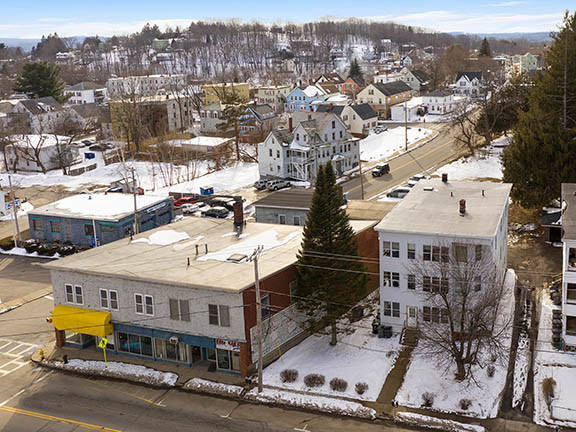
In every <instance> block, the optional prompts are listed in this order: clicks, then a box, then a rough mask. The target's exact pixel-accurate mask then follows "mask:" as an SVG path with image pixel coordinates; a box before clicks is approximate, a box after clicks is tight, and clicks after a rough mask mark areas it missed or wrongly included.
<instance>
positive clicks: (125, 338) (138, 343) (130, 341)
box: [116, 332, 152, 357]
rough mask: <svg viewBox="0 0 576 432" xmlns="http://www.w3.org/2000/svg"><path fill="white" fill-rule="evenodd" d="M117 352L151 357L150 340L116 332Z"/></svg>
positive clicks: (145, 337)
mask: <svg viewBox="0 0 576 432" xmlns="http://www.w3.org/2000/svg"><path fill="white" fill-rule="evenodd" d="M116 335H117V338H118V351H123V352H129V353H131V354H138V355H144V356H147V357H152V338H151V337H148V336H140V335H135V334H130V333H123V332H118V333H116Z"/></svg>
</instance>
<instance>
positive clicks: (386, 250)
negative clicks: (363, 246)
mask: <svg viewBox="0 0 576 432" xmlns="http://www.w3.org/2000/svg"><path fill="white" fill-rule="evenodd" d="M390 248H391V244H390V242H389V241H385V242H382V256H385V257H389V256H390Z"/></svg>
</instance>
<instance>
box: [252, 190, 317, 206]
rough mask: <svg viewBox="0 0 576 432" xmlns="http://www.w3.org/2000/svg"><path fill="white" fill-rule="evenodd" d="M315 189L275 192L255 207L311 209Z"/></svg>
mask: <svg viewBox="0 0 576 432" xmlns="http://www.w3.org/2000/svg"><path fill="white" fill-rule="evenodd" d="M313 194H314V189H312V188H310V189H300V188H297V189H288V190H281V191H277V192H273V193H271V194H270V195H267V196H265V197H264V198H261V199H259V200H258V201H256V202H255V203H254V204H253V206H254V207H274V208H295V209H307V210H309V209H310V205H311V204H312V195H313Z"/></svg>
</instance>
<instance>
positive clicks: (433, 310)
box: [422, 306, 448, 324]
mask: <svg viewBox="0 0 576 432" xmlns="http://www.w3.org/2000/svg"><path fill="white" fill-rule="evenodd" d="M422 317H423V319H424V321H426V322H433V323H437V324H439V323H442V324H447V323H448V310H447V309H444V308H438V307H430V306H424V307H423V308H422Z"/></svg>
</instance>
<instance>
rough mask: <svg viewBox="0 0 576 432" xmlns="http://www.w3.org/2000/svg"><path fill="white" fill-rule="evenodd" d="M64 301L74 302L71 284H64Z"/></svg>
mask: <svg viewBox="0 0 576 432" xmlns="http://www.w3.org/2000/svg"><path fill="white" fill-rule="evenodd" d="M65 288H66V301H67V302H68V303H74V289H73V288H72V285H66V286H65Z"/></svg>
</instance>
